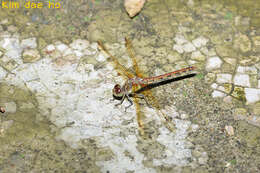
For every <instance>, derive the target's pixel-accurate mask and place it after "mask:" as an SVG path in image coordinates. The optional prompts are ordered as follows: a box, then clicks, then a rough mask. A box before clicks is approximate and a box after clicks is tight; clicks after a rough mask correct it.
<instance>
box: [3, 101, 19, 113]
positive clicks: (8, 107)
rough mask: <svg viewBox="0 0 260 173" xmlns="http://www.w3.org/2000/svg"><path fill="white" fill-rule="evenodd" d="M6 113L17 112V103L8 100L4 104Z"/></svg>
mask: <svg viewBox="0 0 260 173" xmlns="http://www.w3.org/2000/svg"><path fill="white" fill-rule="evenodd" d="M3 107H4V108H5V111H6V113H15V112H16V103H15V102H7V103H4V104H3Z"/></svg>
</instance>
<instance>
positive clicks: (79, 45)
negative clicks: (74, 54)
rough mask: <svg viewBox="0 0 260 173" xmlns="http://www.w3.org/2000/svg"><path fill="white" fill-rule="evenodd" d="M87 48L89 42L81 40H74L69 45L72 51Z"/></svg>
mask: <svg viewBox="0 0 260 173" xmlns="http://www.w3.org/2000/svg"><path fill="white" fill-rule="evenodd" d="M88 46H89V42H88V41H87V40H81V39H77V40H74V41H73V42H72V43H71V44H70V47H71V48H72V49H76V50H84V49H86V48H87V47H88Z"/></svg>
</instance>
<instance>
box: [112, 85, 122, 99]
mask: <svg viewBox="0 0 260 173" xmlns="http://www.w3.org/2000/svg"><path fill="white" fill-rule="evenodd" d="M123 95H124V92H123V90H122V87H121V86H120V85H119V84H116V85H115V86H114V88H113V96H114V97H116V98H122V97H123Z"/></svg>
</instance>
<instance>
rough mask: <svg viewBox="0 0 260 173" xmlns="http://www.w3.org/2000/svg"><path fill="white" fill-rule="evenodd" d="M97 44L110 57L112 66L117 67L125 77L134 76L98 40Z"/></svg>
mask: <svg viewBox="0 0 260 173" xmlns="http://www.w3.org/2000/svg"><path fill="white" fill-rule="evenodd" d="M98 45H99V47H100V48H101V49H102V50H103V51H104V52H105V53H106V54H107V55H108V56H109V57H110V58H111V60H112V64H113V66H114V68H115V69H117V70H118V72H119V73H121V74H122V75H124V76H126V77H127V78H134V76H135V75H134V74H133V73H131V72H130V71H128V70H127V68H126V67H125V66H123V65H122V64H120V63H119V62H118V60H117V58H116V57H115V56H113V55H112V54H111V53H110V52H109V51H108V50H107V49H106V47H105V45H104V44H103V43H102V42H101V41H100V40H99V41H98Z"/></svg>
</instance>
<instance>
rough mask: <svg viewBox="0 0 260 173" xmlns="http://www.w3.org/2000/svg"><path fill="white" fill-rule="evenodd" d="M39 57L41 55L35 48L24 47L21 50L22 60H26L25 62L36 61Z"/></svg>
mask: <svg viewBox="0 0 260 173" xmlns="http://www.w3.org/2000/svg"><path fill="white" fill-rule="evenodd" d="M40 58H41V56H40V53H39V52H38V50H37V49H26V50H25V51H24V52H23V62H26V63H28V62H29V63H31V62H36V61H38V60H39V59H40Z"/></svg>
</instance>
